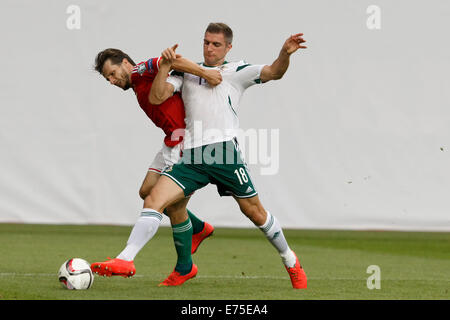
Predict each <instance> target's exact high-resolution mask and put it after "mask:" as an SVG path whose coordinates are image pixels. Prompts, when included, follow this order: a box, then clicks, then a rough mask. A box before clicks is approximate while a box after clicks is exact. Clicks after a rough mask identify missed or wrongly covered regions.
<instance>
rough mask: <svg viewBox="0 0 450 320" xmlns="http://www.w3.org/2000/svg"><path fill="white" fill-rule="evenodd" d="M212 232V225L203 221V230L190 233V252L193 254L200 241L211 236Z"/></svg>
mask: <svg viewBox="0 0 450 320" xmlns="http://www.w3.org/2000/svg"><path fill="white" fill-rule="evenodd" d="M213 232H214V227H213V226H212V225H210V224H209V223H208V222H205V223H204V226H203V230H202V231H200V232H199V233H196V234H193V235H192V249H191V254H194V253H195V252H196V251H197V249H198V246H199V245H200V243H202V241H203V240H205V239H206V238H208V237H210V236H212V234H213Z"/></svg>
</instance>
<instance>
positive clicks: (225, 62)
mask: <svg viewBox="0 0 450 320" xmlns="http://www.w3.org/2000/svg"><path fill="white" fill-rule="evenodd" d="M227 63H228V61H224V62H223V63H222V64H221V65H220V66H223V65H225V64H227ZM202 66H204V67H207V68H215V67H220V66H208V65H206V64H205V63H204V62H202Z"/></svg>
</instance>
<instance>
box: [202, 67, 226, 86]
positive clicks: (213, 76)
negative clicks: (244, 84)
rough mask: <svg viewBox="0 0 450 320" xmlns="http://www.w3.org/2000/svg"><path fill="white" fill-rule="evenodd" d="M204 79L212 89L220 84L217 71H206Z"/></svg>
mask: <svg viewBox="0 0 450 320" xmlns="http://www.w3.org/2000/svg"><path fill="white" fill-rule="evenodd" d="M204 78H205V80H206V81H207V82H208V84H209V85H210V86H213V87H215V86H217V85H219V84H220V83H221V82H222V75H221V74H220V72H219V70H214V69H206V70H205V75H204Z"/></svg>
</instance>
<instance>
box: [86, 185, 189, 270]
mask: <svg viewBox="0 0 450 320" xmlns="http://www.w3.org/2000/svg"><path fill="white" fill-rule="evenodd" d="M182 198H184V194H183V190H182V189H181V188H180V187H179V186H178V185H177V184H176V183H174V182H172V180H170V179H169V178H167V177H160V178H158V180H157V182H156V184H155V185H154V186H153V187H152V188H151V191H150V194H149V195H148V196H147V197H146V198H145V200H144V208H143V210H142V211H141V213H140V216H139V218H138V220H137V221H136V223H135V225H134V226H133V229H132V230H131V234H130V237H129V238H128V242H127V246H126V247H125V249H124V250H123V251H122V252H121V253H120V254H119V255H118V256H117V258H115V259H112V260H110V261H105V262H95V263H93V264H92V265H91V269H92V270H93V271H94V272H96V273H99V274H100V275H106V276H111V275H121V276H132V275H134V274H135V272H136V269H135V267H134V263H133V260H134V258H135V256H136V255H137V253H138V252H139V251H140V250H141V249H142V248H143V247H144V246H145V244H146V243H147V242H148V241H150V239H152V238H153V236H154V235H155V234H156V232H157V231H158V228H159V225H160V222H161V220H162V214H161V212H162V210H164V209H165V207H167V206H168V205H170V204H172V203H175V202H177V201H178V200H180V199H182ZM186 217H187V214H186ZM186 217H181V218H180V217H173V218H172V217H171V221H172V220H173V219H175V220H174V221H177V220H176V219H179V220H180V219H181V221H183V220H182V219H183V218H184V220H186Z"/></svg>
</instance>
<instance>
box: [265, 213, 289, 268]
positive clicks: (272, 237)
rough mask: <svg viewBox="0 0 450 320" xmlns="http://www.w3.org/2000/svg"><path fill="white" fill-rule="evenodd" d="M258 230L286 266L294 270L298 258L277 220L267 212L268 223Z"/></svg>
mask: <svg viewBox="0 0 450 320" xmlns="http://www.w3.org/2000/svg"><path fill="white" fill-rule="evenodd" d="M258 228H259V229H260V230H261V231H262V232H263V233H264V234H265V236H266V238H267V239H268V240H269V241H270V243H271V244H272V245H273V246H274V247H275V248H276V249H277V250H278V252H279V253H280V256H281V259H282V260H283V263H284V265H285V266H286V267H289V268H292V267H293V266H294V265H295V262H296V257H295V254H294V252H293V251H292V250H291V249H290V248H289V246H288V243H287V241H286V238H285V237H284V234H283V230H282V229H281V226H280V223H279V222H278V220H277V218H275V217H274V216H272V215H271V214H270V213H269V212H267V220H266V222H265V223H264V224H263V225H262V226H259V227H258Z"/></svg>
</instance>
